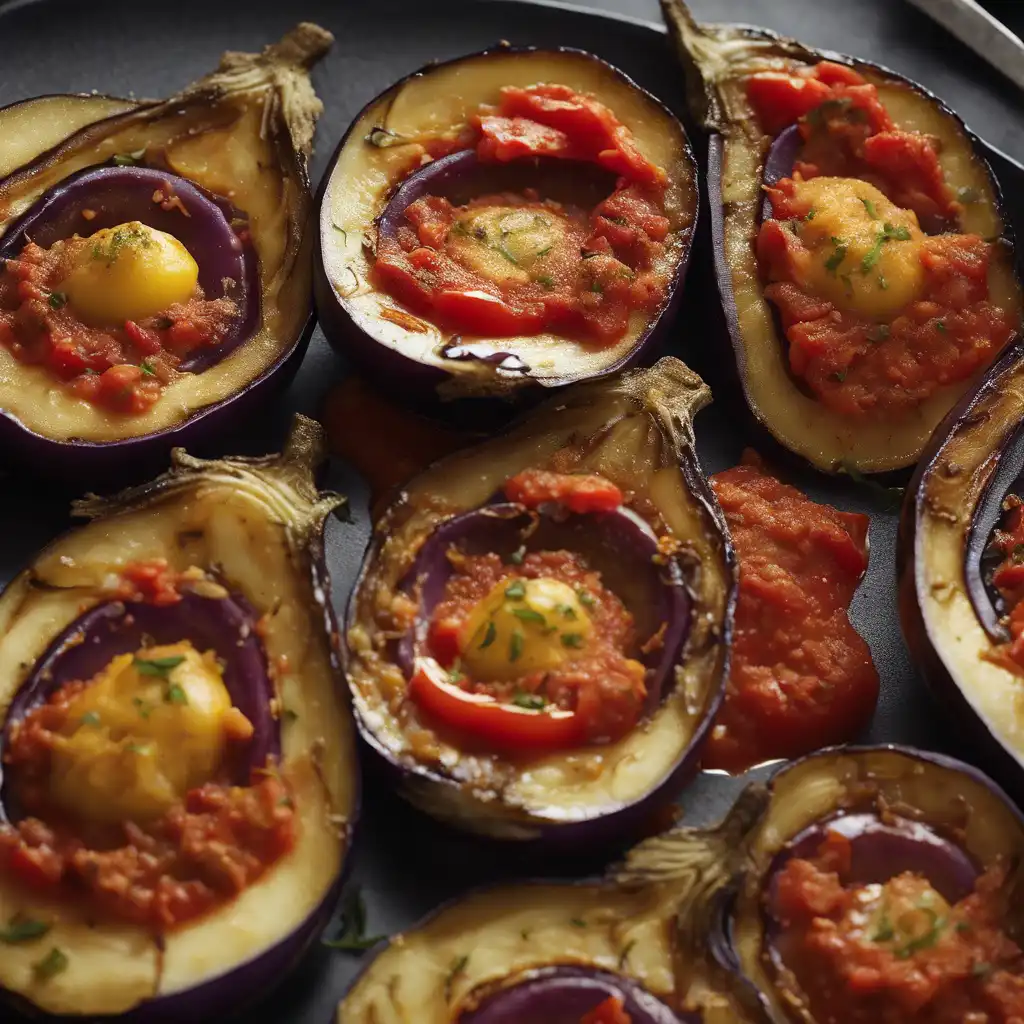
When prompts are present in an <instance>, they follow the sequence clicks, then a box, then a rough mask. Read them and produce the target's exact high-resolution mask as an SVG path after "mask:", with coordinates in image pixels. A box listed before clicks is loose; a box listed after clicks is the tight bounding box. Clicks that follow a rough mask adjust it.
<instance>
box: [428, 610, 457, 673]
mask: <svg viewBox="0 0 1024 1024" xmlns="http://www.w3.org/2000/svg"><path fill="white" fill-rule="evenodd" d="M461 632H462V624H461V623H460V622H459V621H458V620H457V619H450V618H443V619H432V620H431V623H430V636H429V637H428V640H427V643H428V644H429V646H430V650H431V652H432V653H433V655H434V657H435V658H437V660H438V661H439V662H440V663H441V664H442V665H443V666H445V667H446V668H447V667H448V666H450V665H452V664H453V663H454V662H455V659H456V658H457V657H458V656H459V654H460V648H459V634H460V633H461Z"/></svg>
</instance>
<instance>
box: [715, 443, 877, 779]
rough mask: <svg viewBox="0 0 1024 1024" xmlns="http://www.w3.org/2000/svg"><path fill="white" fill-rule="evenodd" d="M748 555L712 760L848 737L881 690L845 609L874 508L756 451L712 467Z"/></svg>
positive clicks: (862, 561)
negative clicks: (830, 497)
mask: <svg viewBox="0 0 1024 1024" xmlns="http://www.w3.org/2000/svg"><path fill="white" fill-rule="evenodd" d="M711 484H712V486H713V487H714V490H715V494H716V495H717V496H718V500H719V503H720V504H721V506H722V510H723V511H724V512H725V517H726V520H727V522H728V524H729V530H730V532H731V534H732V539H733V543H734V545H735V547H736V554H737V557H738V559H739V565H740V588H739V601H738V603H737V606H736V619H735V631H734V634H733V646H732V668H731V672H730V676H729V682H728V685H727V689H726V698H725V704H724V706H723V708H722V711H721V713H720V714H719V717H718V721H717V722H716V724H715V727H714V729H713V730H712V733H711V739H710V741H709V743H708V748H707V753H706V754H705V760H704V764H705V766H706V767H709V768H725V769H727V770H730V771H739V770H742V769H745V768H748V767H750V766H751V765H753V764H757V763H758V762H761V761H765V760H769V759H772V758H781V757H787V758H788V757H798V756H800V755H801V754H805V753H807V752H809V751H811V750H816V749H817V748H819V747H823V746H827V745H828V744H830V743H841V742H843V741H845V740H848V739H851V738H852V737H853V736H854V735H856V733H857V732H858V731H859V730H860V729H861V728H862V727H863V726H864V725H865V724H866V723H867V721H868V720H869V719H870V717H871V714H872V712H873V711H874V707H875V702H876V700H877V698H878V673H877V672H876V671H875V667H874V665H873V663H872V661H871V652H870V651H869V650H868V646H867V644H866V643H865V642H864V640H863V639H862V638H861V637H860V635H859V634H858V633H857V631H856V630H855V629H854V628H853V626H852V624H851V623H850V619H849V616H848V614H847V609H848V607H849V604H850V601H851V599H852V598H853V594H854V591H855V590H856V588H857V584H858V583H859V582H860V579H861V577H862V576H863V574H864V572H865V570H866V569H867V565H868V549H867V529H868V517H867V516H863V515H855V514H853V513H849V512H840V511H838V510H836V509H834V508H831V507H830V506H828V505H819V504H817V503H816V502H813V501H811V500H810V499H809V498H807V497H806V496H805V495H803V494H802V493H801V492H800V491H798V490H796V488H794V487H789V486H787V485H785V484H782V483H780V482H779V481H778V480H776V479H775V478H774V477H773V476H770V475H769V474H768V473H767V472H765V470H764V469H763V468H762V466H761V465H760V464H759V463H758V462H757V461H756V456H753V455H752V453H747V454H746V455H745V457H744V464H742V465H740V466H736V467H734V468H733V469H728V470H725V472H722V473H717V474H716V475H715V476H713V477H712V478H711Z"/></svg>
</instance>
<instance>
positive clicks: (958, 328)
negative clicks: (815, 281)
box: [757, 179, 1014, 417]
mask: <svg viewBox="0 0 1024 1024" xmlns="http://www.w3.org/2000/svg"><path fill="white" fill-rule="evenodd" d="M768 191H769V194H770V196H771V200H772V212H773V213H774V214H775V216H776V218H777V219H773V220H767V221H765V222H764V224H763V225H762V226H761V231H760V234H759V235H758V239H757V255H758V260H759V262H760V264H761V268H762V273H763V275H764V277H765V279H766V280H767V281H768V282H770V283H769V284H768V285H767V287H766V288H765V291H764V294H765V297H766V298H767V299H769V300H770V301H771V302H772V303H774V305H775V306H776V308H777V309H778V311H779V314H780V317H781V319H782V325H783V328H784V330H785V332H786V339H787V340H788V342H789V365H790V369H791V370H792V371H793V373H794V374H795V375H796V376H797V377H799V378H801V379H802V380H804V381H805V382H806V383H807V384H808V386H809V387H810V388H811V390H812V391H813V392H814V394H815V395H816V396H817V398H818V399H819V400H820V401H821V402H822V404H824V405H825V406H826V407H828V408H830V409H833V410H835V411H836V412H837V413H840V414H841V415H843V416H850V417H856V416H890V415H892V414H894V413H900V412H905V411H908V410H910V409H912V408H913V407H915V406H917V405H918V404H920V403H921V402H922V401H924V400H925V399H927V398H928V397H929V396H930V395H932V394H934V393H935V392H936V391H937V390H938V389H939V388H940V387H943V386H945V385H949V384H954V383H956V382H957V381H961V380H965V379H966V378H968V377H970V376H971V375H972V374H974V373H975V372H976V371H977V370H979V369H980V368H981V367H983V366H987V365H988V364H989V363H990V362H991V361H992V359H993V358H994V357H995V355H996V353H997V352H999V351H1000V349H1002V348H1003V346H1004V345H1005V344H1006V343H1007V341H1009V339H1010V336H1011V334H1012V333H1013V329H1014V324H1013V320H1012V319H1011V317H1010V316H1009V315H1008V314H1007V312H1006V311H1005V310H1003V309H1001V308H1000V307H998V306H996V305H994V304H993V303H992V302H990V301H989V300H988V295H989V291H988V268H989V260H990V256H991V251H992V247H991V245H990V244H989V243H988V242H985V241H983V240H982V239H981V238H979V237H978V236H977V235H937V236H933V237H929V238H926V239H925V240H924V242H923V247H922V251H921V262H922V265H923V268H924V276H925V287H924V291H923V293H922V294H921V297H920V299H919V300H918V301H915V302H912V303H910V305H908V306H907V307H905V308H904V309H903V310H902V311H901V312H900V313H899V315H897V316H896V317H895V318H894V319H893V320H892V321H891V322H890V323H888V324H879V323H877V322H875V321H872V320H869V319H867V318H866V317H863V316H859V315H857V314H856V313H852V312H849V311H846V310H840V309H837V308H836V307H835V306H834V305H833V304H832V303H831V302H829V301H828V300H826V299H822V298H818V297H816V296H814V295H809V294H807V293H806V292H805V291H804V290H802V288H801V287H800V278H801V274H800V266H801V263H802V261H804V260H806V258H807V255H808V253H807V250H806V248H805V247H804V245H803V242H801V240H800V238H799V236H798V235H797V234H796V233H794V232H793V231H791V230H788V229H787V226H786V224H787V223H789V222H794V221H799V220H801V219H802V218H803V217H805V216H806V215H807V214H808V207H807V205H806V203H804V204H801V203H800V202H799V201H797V200H796V198H795V196H794V189H793V182H792V181H790V180H788V179H787V180H784V181H781V182H779V184H778V186H777V187H776V188H773V189H769V190H768Z"/></svg>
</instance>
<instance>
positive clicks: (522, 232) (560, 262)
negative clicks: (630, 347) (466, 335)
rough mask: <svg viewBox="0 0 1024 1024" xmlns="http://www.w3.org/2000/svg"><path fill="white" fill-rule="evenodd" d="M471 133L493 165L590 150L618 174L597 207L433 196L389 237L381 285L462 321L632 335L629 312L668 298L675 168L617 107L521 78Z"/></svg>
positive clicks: (601, 341)
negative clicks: (666, 264)
mask: <svg viewBox="0 0 1024 1024" xmlns="http://www.w3.org/2000/svg"><path fill="white" fill-rule="evenodd" d="M472 130H473V134H472V136H471V137H470V138H467V139H463V140H462V142H463V143H464V144H465V145H466V147H467V148H468V147H469V146H472V145H473V144H474V143H475V145H476V150H477V154H478V156H479V158H480V159H481V160H482V161H484V162H496V163H504V162H507V161H510V160H517V159H522V158H529V157H554V158H560V159H572V160H582V161H587V162H591V163H594V164H596V165H598V166H600V167H603V168H605V169H607V170H611V171H613V172H614V173H616V174H618V175H619V176H620V177H619V180H618V183H617V185H616V187H615V190H614V191H613V192H612V194H611V195H609V196H608V197H607V198H605V199H604V200H603V201H601V202H600V203H598V204H597V206H595V207H594V208H593V209H592V210H589V211H587V210H582V209H579V208H576V207H572V206H567V205H564V204H562V203H557V202H554V201H553V200H550V199H548V200H541V198H540V197H539V195H538V194H537V192H536V191H534V190H532V189H525V190H524V191H523V192H522V193H502V194H498V195H487V196H481V197H478V198H476V199H474V200H472V201H471V202H469V203H466V204H464V205H461V206H455V205H453V204H452V203H451V202H450V201H449V200H448V199H446V198H444V197H442V196H434V195H430V196H425V197H423V198H422V199H419V200H417V201H416V202H414V203H412V204H411V205H410V206H409V208H408V209H407V210H406V216H405V222H404V223H403V224H402V225H401V227H400V228H399V230H398V232H397V234H395V235H390V234H384V233H381V234H380V237H379V238H378V241H377V252H376V261H375V264H374V276H375V278H376V281H377V283H378V284H379V285H380V286H381V287H382V288H384V289H385V290H387V291H389V292H390V293H392V294H393V295H395V296H396V297H398V298H399V299H401V301H402V302H404V303H405V304H406V305H408V306H409V307H410V308H412V309H414V310H416V311H417V312H420V313H422V314H424V315H428V316H430V317H432V318H433V319H434V320H436V321H438V322H440V323H442V324H444V325H445V326H448V327H451V328H452V329H455V330H463V331H467V332H472V333H476V334H489V335H492V336H501V335H516V334H525V335H531V334H537V333H540V332H542V331H553V332H555V333H558V334H559V335H561V336H565V337H575V338H578V339H580V340H584V341H587V342H589V343H592V344H594V345H608V344H612V343H613V342H615V341H616V340H618V339H619V338H621V337H622V336H623V334H625V332H626V330H627V328H628V326H629V318H630V315H631V313H633V312H635V311H638V310H639V311H647V312H653V311H655V310H656V309H658V308H659V307H660V306H661V304H662V302H663V301H664V298H665V293H666V288H667V285H668V280H667V276H666V274H665V273H664V271H663V270H661V269H659V261H660V258H661V256H662V255H663V254H664V252H665V246H666V240H667V237H668V234H669V228H670V222H669V220H668V218H667V217H665V215H664V214H665V204H664V193H665V184H666V176H665V173H664V171H663V170H662V169H661V168H659V167H656V166H654V165H653V164H652V163H650V161H648V160H647V159H646V158H645V157H644V156H643V155H642V154H641V153H640V151H639V149H638V148H637V146H636V142H635V140H634V139H633V136H632V134H631V133H630V132H629V130H628V129H627V128H626V127H625V126H624V125H622V124H621V123H620V122H619V121H618V120H617V119H616V118H615V116H614V114H612V112H611V111H610V110H608V108H607V107H605V106H603V105H602V104H601V103H599V102H597V101H596V100H594V99H592V98H590V97H587V96H581V95H579V94H577V93H575V92H573V91H572V90H571V89H568V88H566V87H565V86H560V85H538V86H532V87H530V88H529V89H520V88H517V87H512V86H509V87H506V88H505V89H503V90H502V98H501V102H500V104H499V106H498V108H497V109H496V110H493V111H492V110H490V109H487V110H484V111H482V112H481V113H480V114H479V116H478V117H477V118H476V119H475V120H474V123H473V125H472Z"/></svg>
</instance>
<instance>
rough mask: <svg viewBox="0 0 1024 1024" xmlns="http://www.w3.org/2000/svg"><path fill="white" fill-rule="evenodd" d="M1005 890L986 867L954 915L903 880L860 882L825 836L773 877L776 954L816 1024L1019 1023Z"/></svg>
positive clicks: (1019, 957) (840, 840) (1000, 877)
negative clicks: (814, 850)
mask: <svg viewBox="0 0 1024 1024" xmlns="http://www.w3.org/2000/svg"><path fill="white" fill-rule="evenodd" d="M1005 883H1006V873H1005V871H1004V870H1003V869H1002V868H999V867H993V868H990V869H989V870H988V871H987V872H985V874H983V875H982V876H981V877H980V878H978V880H977V882H976V884H975V888H974V892H973V893H971V894H970V895H968V896H966V897H965V898H964V899H961V900H960V901H958V902H956V903H954V904H953V905H950V904H949V903H948V902H947V901H946V900H945V899H943V897H942V895H941V894H939V893H938V892H937V891H936V890H935V889H934V888H932V886H931V885H930V884H929V882H928V880H927V879H925V878H923V877H922V876H920V875H917V874H914V873H911V872H905V873H903V874H900V875H897V876H896V877H894V878H891V879H889V880H888V881H887V882H885V883H882V884H871V885H861V884H857V883H855V882H851V881H850V844H849V841H848V840H847V839H845V838H844V837H842V836H840V835H838V834H836V833H832V834H831V836H830V837H829V839H828V840H827V841H826V842H825V843H824V844H823V845H822V847H821V848H820V849H819V851H818V853H817V855H816V856H815V857H814V858H812V859H809V860H804V859H792V860H790V861H789V862H788V863H787V864H786V866H785V867H784V868H783V869H782V871H781V872H780V873H779V875H778V876H777V887H776V888H775V889H774V891H773V894H772V897H771V910H772V915H773V917H775V918H776V919H777V920H779V921H780V922H781V923H782V926H783V929H782V932H781V935H780V936H779V938H778V940H777V948H778V950H779V952H780V954H781V956H782V960H783V962H784V964H785V966H786V967H787V968H788V969H789V970H790V971H791V972H792V974H793V976H794V977H795V980H796V982H797V984H798V986H799V988H800V989H801V990H802V991H803V994H804V996H805V997H806V999H807V1001H808V1002H809V1004H810V1011H811V1014H812V1016H813V1018H814V1019H815V1020H817V1021H821V1022H822V1024H876V1022H882V1024H904V1022H906V1024H909V1022H915V1024H918V1022H919V1024H964V1022H970V1024H1019V1022H1020V1021H1021V1020H1024V953H1022V952H1021V949H1020V948H1019V947H1018V946H1017V945H1016V943H1014V942H1013V941H1012V940H1011V939H1010V938H1009V937H1008V936H1007V935H1006V933H1005V932H1004V931H1003V929H1002V926H1001V920H1002V913H1003V910H1004V908H1005V899H1003V898H1001V896H1000V893H1001V890H1003V891H1005Z"/></svg>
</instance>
